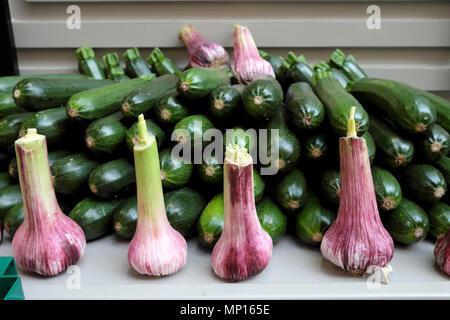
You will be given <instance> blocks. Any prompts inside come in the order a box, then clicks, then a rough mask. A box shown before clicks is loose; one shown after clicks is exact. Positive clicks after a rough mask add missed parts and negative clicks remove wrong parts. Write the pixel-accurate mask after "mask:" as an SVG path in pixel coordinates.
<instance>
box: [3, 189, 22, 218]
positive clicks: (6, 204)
mask: <svg viewBox="0 0 450 320" xmlns="http://www.w3.org/2000/svg"><path fill="white" fill-rule="evenodd" d="M21 202H22V192H21V191H20V186H19V185H18V184H14V185H10V186H7V187H4V188H2V189H0V220H3V218H4V217H5V215H6V213H7V212H8V211H9V210H10V209H11V208H12V207H14V206H15V205H16V204H18V203H21Z"/></svg>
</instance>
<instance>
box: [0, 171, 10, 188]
mask: <svg viewBox="0 0 450 320" xmlns="http://www.w3.org/2000/svg"><path fill="white" fill-rule="evenodd" d="M10 185H11V179H10V177H9V173H8V172H0V189H3V188H5V187H7V186H10Z"/></svg>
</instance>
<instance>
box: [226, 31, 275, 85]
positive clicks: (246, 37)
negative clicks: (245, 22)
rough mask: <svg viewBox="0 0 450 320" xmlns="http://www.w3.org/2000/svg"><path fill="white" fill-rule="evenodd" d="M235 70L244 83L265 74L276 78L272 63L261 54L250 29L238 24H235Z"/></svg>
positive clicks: (240, 80)
mask: <svg viewBox="0 0 450 320" xmlns="http://www.w3.org/2000/svg"><path fill="white" fill-rule="evenodd" d="M234 72H235V74H236V77H237V78H238V80H239V82H241V83H244V84H247V83H250V82H252V81H253V80H256V79H257V78H259V77H261V76H264V75H270V76H272V77H274V78H275V73H274V71H273V68H272V65H271V64H270V63H269V62H268V61H266V60H265V59H263V58H261V56H260V55H259V52H258V48H257V47H256V44H255V41H254V40H253V37H252V35H251V33H250V31H249V30H248V29H247V27H243V26H240V25H237V24H235V25H234Z"/></svg>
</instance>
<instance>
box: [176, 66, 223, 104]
mask: <svg viewBox="0 0 450 320" xmlns="http://www.w3.org/2000/svg"><path fill="white" fill-rule="evenodd" d="M229 83H230V74H229V70H228V68H191V69H188V70H186V71H183V72H182V73H181V75H180V79H179V80H178V83H177V90H178V93H179V94H180V95H181V96H182V97H184V98H187V99H192V100H193V99H201V98H205V97H207V96H208V95H209V94H210V93H211V91H213V90H214V89H216V88H218V87H222V86H225V85H227V84H229Z"/></svg>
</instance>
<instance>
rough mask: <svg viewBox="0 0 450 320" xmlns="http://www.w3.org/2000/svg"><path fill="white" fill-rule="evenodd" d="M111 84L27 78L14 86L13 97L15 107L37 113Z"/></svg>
mask: <svg viewBox="0 0 450 320" xmlns="http://www.w3.org/2000/svg"><path fill="white" fill-rule="evenodd" d="M113 83H114V82H113V81H110V80H93V79H38V78H29V79H24V80H22V81H20V82H19V83H17V84H16V86H15V87H14V89H13V97H14V101H15V103H16V105H17V106H19V107H21V108H24V109H27V110H34V111H37V110H43V109H49V108H55V107H60V106H62V105H64V104H65V103H66V102H67V101H68V100H69V98H70V97H71V96H73V95H74V94H76V93H78V92H81V91H86V90H89V89H94V88H99V87H103V86H106V85H111V84H113Z"/></svg>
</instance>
